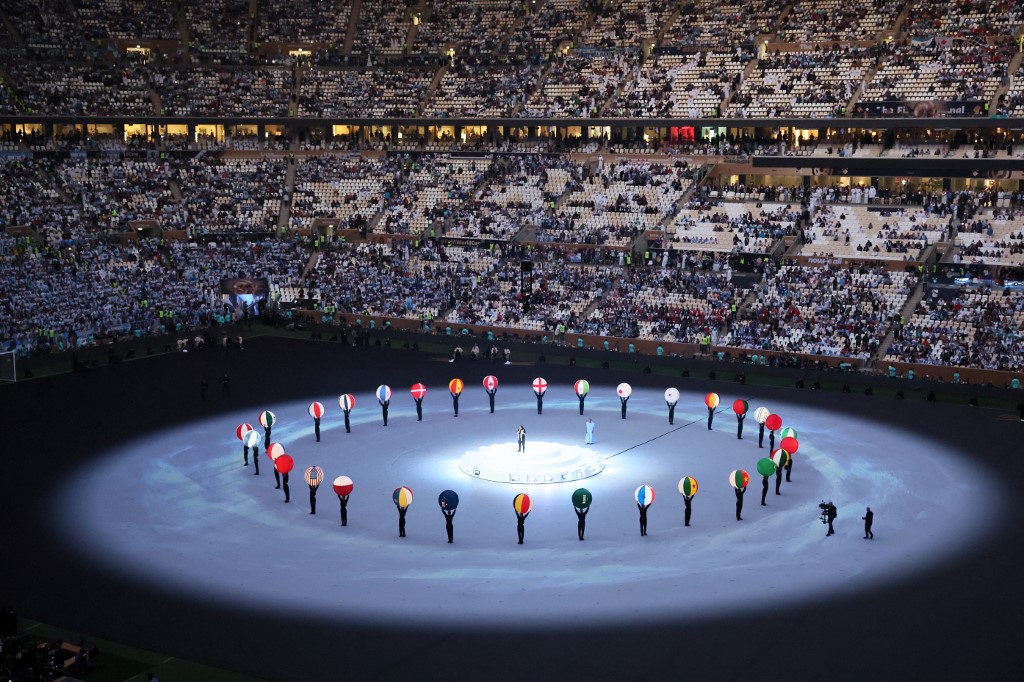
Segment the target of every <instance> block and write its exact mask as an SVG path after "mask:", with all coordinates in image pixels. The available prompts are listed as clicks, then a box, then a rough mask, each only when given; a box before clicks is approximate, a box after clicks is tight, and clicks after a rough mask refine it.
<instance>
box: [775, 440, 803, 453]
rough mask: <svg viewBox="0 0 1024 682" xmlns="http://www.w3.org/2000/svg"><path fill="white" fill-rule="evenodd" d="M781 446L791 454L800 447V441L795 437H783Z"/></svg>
mask: <svg viewBox="0 0 1024 682" xmlns="http://www.w3.org/2000/svg"><path fill="white" fill-rule="evenodd" d="M779 446H780V447H782V449H783V450H785V451H786V452H788V453H789V454H793V453H794V452H796V451H797V450H799V449H800V442H799V441H798V440H797V439H796V438H793V437H789V438H783V439H782V441H781V442H780V443H779Z"/></svg>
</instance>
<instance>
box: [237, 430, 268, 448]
mask: <svg viewBox="0 0 1024 682" xmlns="http://www.w3.org/2000/svg"><path fill="white" fill-rule="evenodd" d="M262 440H263V436H261V435H260V434H259V433H258V432H256V431H246V432H245V435H244V436H242V445H244V446H245V447H247V448H257V447H259V445H260V442H261V441H262Z"/></svg>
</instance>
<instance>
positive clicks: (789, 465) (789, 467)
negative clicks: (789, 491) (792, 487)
mask: <svg viewBox="0 0 1024 682" xmlns="http://www.w3.org/2000/svg"><path fill="white" fill-rule="evenodd" d="M792 472H793V455H790V456H789V461H788V462H786V483H792V481H790V480H789V475H790V474H791V473H792Z"/></svg>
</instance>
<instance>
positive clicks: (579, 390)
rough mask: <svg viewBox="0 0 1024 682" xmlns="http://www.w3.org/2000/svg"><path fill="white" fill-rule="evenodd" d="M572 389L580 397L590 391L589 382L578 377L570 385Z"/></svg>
mask: <svg viewBox="0 0 1024 682" xmlns="http://www.w3.org/2000/svg"><path fill="white" fill-rule="evenodd" d="M572 390H574V391H576V395H578V396H580V397H582V396H585V395H586V394H588V393H590V382H589V381H587V380H586V379H579V380H577V381H576V383H575V384H573V385H572Z"/></svg>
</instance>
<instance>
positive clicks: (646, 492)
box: [633, 483, 654, 507]
mask: <svg viewBox="0 0 1024 682" xmlns="http://www.w3.org/2000/svg"><path fill="white" fill-rule="evenodd" d="M633 497H635V498H636V503H637V504H639V505H640V506H641V507H648V506H650V505H651V503H652V502H654V488H652V487H651V486H649V485H647V484H646V483H645V484H644V485H642V486H639V487H638V488H637V489H636V490H634V491H633Z"/></svg>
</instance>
